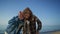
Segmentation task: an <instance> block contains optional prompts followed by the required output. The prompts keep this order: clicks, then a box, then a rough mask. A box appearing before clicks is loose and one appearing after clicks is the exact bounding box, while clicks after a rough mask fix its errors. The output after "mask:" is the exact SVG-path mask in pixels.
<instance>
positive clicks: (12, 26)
mask: <svg viewBox="0 0 60 34" xmlns="http://www.w3.org/2000/svg"><path fill="white" fill-rule="evenodd" d="M17 20H18V19H17V18H16V17H13V18H12V19H11V20H9V21H8V26H7V28H6V32H7V33H11V32H12V31H13V30H14V29H15V28H16V24H17Z"/></svg>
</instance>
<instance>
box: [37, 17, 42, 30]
mask: <svg viewBox="0 0 60 34" xmlns="http://www.w3.org/2000/svg"><path fill="white" fill-rule="evenodd" d="M36 21H37V24H38V28H37V31H39V30H41V28H42V23H41V21H40V20H39V19H38V18H37V17H36Z"/></svg>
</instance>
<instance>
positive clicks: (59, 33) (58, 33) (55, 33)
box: [52, 31, 60, 34]
mask: <svg viewBox="0 0 60 34" xmlns="http://www.w3.org/2000/svg"><path fill="white" fill-rule="evenodd" d="M52 34H60V31H56V32H52Z"/></svg>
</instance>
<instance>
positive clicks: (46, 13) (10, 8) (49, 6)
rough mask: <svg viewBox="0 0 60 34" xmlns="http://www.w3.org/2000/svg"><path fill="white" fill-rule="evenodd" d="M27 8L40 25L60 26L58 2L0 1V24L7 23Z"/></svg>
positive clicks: (40, 0) (54, 0) (52, 0)
mask: <svg viewBox="0 0 60 34" xmlns="http://www.w3.org/2000/svg"><path fill="white" fill-rule="evenodd" d="M26 7H29V8H30V9H31V10H32V12H33V14H35V15H36V16H37V17H38V18H39V19H40V20H41V22H42V25H43V26H45V25H49V26H52V25H60V1H59V0H0V24H1V25H7V24H8V21H9V20H10V19H11V18H12V17H14V16H16V15H18V12H19V11H23V10H24V9H25V8H26Z"/></svg>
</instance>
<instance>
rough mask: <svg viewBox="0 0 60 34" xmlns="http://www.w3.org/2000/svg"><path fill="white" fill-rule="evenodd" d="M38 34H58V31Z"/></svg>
mask: <svg viewBox="0 0 60 34" xmlns="http://www.w3.org/2000/svg"><path fill="white" fill-rule="evenodd" d="M40 34H60V31H54V32H41V33H40Z"/></svg>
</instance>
